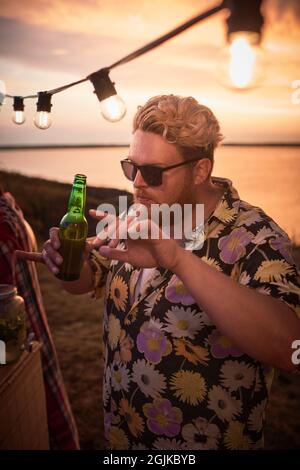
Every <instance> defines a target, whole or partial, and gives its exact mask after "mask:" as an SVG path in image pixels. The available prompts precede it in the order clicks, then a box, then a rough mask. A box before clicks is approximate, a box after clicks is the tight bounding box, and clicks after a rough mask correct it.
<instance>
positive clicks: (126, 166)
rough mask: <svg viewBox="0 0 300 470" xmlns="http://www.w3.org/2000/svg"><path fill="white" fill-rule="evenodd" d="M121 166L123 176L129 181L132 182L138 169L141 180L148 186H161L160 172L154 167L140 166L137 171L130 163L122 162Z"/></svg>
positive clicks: (159, 169)
mask: <svg viewBox="0 0 300 470" xmlns="http://www.w3.org/2000/svg"><path fill="white" fill-rule="evenodd" d="M121 166H122V170H123V173H124V175H125V176H126V178H127V179H129V181H134V179H135V177H136V174H137V172H138V170H139V169H140V171H141V174H142V177H143V180H144V181H145V183H146V184H148V185H149V186H160V185H161V184H162V171H161V168H159V167H156V166H150V165H146V166H141V167H140V168H139V169H138V168H137V167H136V165H135V164H134V163H132V162H130V161H127V160H122V161H121Z"/></svg>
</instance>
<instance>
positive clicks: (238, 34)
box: [216, 0, 265, 90]
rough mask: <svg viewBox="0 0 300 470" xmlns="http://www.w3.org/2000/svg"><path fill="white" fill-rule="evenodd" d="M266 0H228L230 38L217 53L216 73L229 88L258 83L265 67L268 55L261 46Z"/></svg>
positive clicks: (240, 87)
mask: <svg viewBox="0 0 300 470" xmlns="http://www.w3.org/2000/svg"><path fill="white" fill-rule="evenodd" d="M261 3H262V0H252V1H251V8H250V9H249V6H250V4H249V3H248V2H241V1H240V0H228V7H229V10H230V15H229V16H228V18H227V20H226V23H227V42H228V46H227V47H225V48H224V49H223V50H222V51H221V54H219V56H218V57H217V64H218V65H217V68H216V76H217V79H218V81H219V82H220V83H221V84H222V85H224V86H226V87H229V88H233V89H236V90H246V89H250V88H253V87H257V86H259V85H260V83H261V82H262V80H263V77H264V71H265V62H264V55H263V52H262V50H261V48H260V42H261V38H262V27H263V24H264V19H263V16H262V14H261V12H260V8H261Z"/></svg>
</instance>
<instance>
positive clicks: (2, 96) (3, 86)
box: [0, 80, 6, 110]
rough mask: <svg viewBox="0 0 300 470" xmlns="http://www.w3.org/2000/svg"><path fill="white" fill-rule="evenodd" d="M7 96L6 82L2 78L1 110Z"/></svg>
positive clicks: (0, 89) (0, 88)
mask: <svg viewBox="0 0 300 470" xmlns="http://www.w3.org/2000/svg"><path fill="white" fill-rule="evenodd" d="M5 96H6V89H5V83H4V82H3V81H2V80H0V110H1V106H2V105H3V103H4V100H5Z"/></svg>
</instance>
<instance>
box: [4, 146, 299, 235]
mask: <svg viewBox="0 0 300 470" xmlns="http://www.w3.org/2000/svg"><path fill="white" fill-rule="evenodd" d="M127 154H128V147H99V148H75V149H74V148H72V149H65V148H56V149H34V150H31V149H30V150H29V149H20V150H9V151H7V150H1V151H0V168H1V169H2V170H6V171H18V172H20V173H23V174H25V175H29V176H40V177H42V178H47V179H50V180H56V181H61V182H68V183H72V182H73V176H74V174H75V173H83V174H85V175H87V181H88V184H90V185H92V186H101V187H102V186H103V187H115V188H119V189H127V190H129V191H131V183H130V182H129V181H127V180H126V179H125V178H124V176H123V174H122V171H121V167H120V163H119V162H120V160H121V159H122V158H124V157H126V156H127ZM213 175H215V176H223V177H226V178H230V179H231V180H232V181H233V184H234V186H235V188H236V189H237V190H238V192H239V194H240V197H241V198H242V199H244V200H246V201H248V202H250V203H251V204H254V205H256V206H259V207H261V208H262V209H264V210H265V212H266V213H267V214H268V215H270V216H271V217H272V218H273V219H274V220H275V221H276V222H277V223H278V224H279V225H280V226H281V227H282V228H283V229H284V230H286V232H287V233H288V234H289V236H290V237H291V238H292V240H293V241H294V242H297V243H300V210H299V207H300V184H299V177H300V147H260V146H257V147H256V146H251V147H242V146H241V147H240V146H224V147H220V148H219V149H218V150H217V151H216V155H215V166H214V171H213Z"/></svg>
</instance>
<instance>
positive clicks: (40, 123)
mask: <svg viewBox="0 0 300 470" xmlns="http://www.w3.org/2000/svg"><path fill="white" fill-rule="evenodd" d="M33 122H34V125H35V126H36V127H37V128H38V129H48V128H49V127H50V126H51V124H52V121H51V117H50V113H48V112H47V111H38V112H37V113H36V115H35V117H34V121H33Z"/></svg>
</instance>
